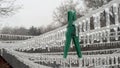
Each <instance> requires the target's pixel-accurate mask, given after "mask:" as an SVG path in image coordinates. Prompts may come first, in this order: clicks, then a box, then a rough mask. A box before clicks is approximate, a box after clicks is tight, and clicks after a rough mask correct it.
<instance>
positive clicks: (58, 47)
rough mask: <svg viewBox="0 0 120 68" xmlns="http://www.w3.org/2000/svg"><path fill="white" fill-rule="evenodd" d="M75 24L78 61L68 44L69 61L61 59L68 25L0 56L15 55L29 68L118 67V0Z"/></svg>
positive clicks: (27, 41) (119, 42)
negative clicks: (79, 51)
mask: <svg viewBox="0 0 120 68" xmlns="http://www.w3.org/2000/svg"><path fill="white" fill-rule="evenodd" d="M75 23H76V26H77V28H78V29H79V38H80V41H79V42H80V46H81V48H82V53H83V58H81V59H78V58H77V56H76V52H75V48H74V45H73V44H72V43H71V48H70V52H69V55H68V58H67V59H66V60H65V61H64V60H63V57H62V56H63V49H64V43H65V33H66V26H67V25H65V26H63V27H60V28H58V29H55V30H53V31H50V32H47V33H45V34H42V35H40V36H36V37H34V38H31V39H28V40H25V41H23V42H22V43H19V44H17V45H16V46H12V47H11V48H9V47H6V48H4V49H1V55H3V57H6V55H9V56H14V57H16V58H17V59H18V60H19V61H21V62H23V63H24V64H26V65H28V66H29V67H30V68H40V67H42V66H44V68H49V67H50V68H120V0H112V1H110V2H109V3H108V4H106V5H103V6H102V7H100V8H98V9H96V10H94V11H92V12H89V13H88V14H86V15H85V16H83V17H82V18H80V19H78V20H76V21H75ZM9 61H10V60H9ZM13 65H14V64H13ZM64 65H65V66H64Z"/></svg>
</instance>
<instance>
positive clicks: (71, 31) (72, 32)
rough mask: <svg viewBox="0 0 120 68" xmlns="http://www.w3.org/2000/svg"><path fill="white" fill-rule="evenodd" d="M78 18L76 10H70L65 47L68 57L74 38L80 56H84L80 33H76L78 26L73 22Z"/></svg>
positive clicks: (65, 53) (65, 55)
mask: <svg viewBox="0 0 120 68" xmlns="http://www.w3.org/2000/svg"><path fill="white" fill-rule="evenodd" d="M75 20H76V12H75V11H68V26H67V32H66V42H65V47H64V56H63V57H64V58H67V54H68V51H69V48H70V43H71V40H73V42H74V45H75V49H76V51H77V55H78V58H81V57H82V53H81V48H80V43H79V34H78V35H77V34H76V33H77V32H76V30H77V29H76V26H75V24H74V23H73V22H74V21H75Z"/></svg>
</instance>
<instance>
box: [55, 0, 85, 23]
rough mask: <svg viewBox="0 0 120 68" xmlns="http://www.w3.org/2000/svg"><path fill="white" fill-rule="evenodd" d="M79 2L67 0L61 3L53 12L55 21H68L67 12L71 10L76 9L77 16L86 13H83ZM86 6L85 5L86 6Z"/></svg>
mask: <svg viewBox="0 0 120 68" xmlns="http://www.w3.org/2000/svg"><path fill="white" fill-rule="evenodd" d="M78 6H79V2H78V0H77V1H74V0H67V1H66V2H64V3H61V5H60V6H59V7H58V8H56V11H54V12H53V20H54V22H59V23H62V25H65V24H66V23H67V12H68V11H69V10H74V11H76V13H77V18H79V17H81V16H83V15H84V13H81V10H82V9H81V6H79V7H78ZM84 7H85V6H84Z"/></svg>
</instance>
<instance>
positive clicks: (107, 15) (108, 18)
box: [105, 8, 110, 28]
mask: <svg viewBox="0 0 120 68" xmlns="http://www.w3.org/2000/svg"><path fill="white" fill-rule="evenodd" d="M105 13H106V25H107V27H108V28H110V16H109V13H110V11H109V8H106V9H105Z"/></svg>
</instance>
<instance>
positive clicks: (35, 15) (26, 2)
mask: <svg viewBox="0 0 120 68" xmlns="http://www.w3.org/2000/svg"><path fill="white" fill-rule="evenodd" d="M20 1H21V3H22V4H23V7H22V9H20V10H19V12H17V13H16V14H15V15H14V16H11V17H8V18H4V19H2V18H0V19H1V20H0V24H3V25H9V26H13V27H15V26H24V27H27V28H28V27H30V26H36V27H39V26H45V25H48V24H50V23H51V22H52V21H53V20H52V14H53V11H54V10H55V8H56V7H57V6H59V5H60V4H61V2H63V1H64V0H20Z"/></svg>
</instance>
